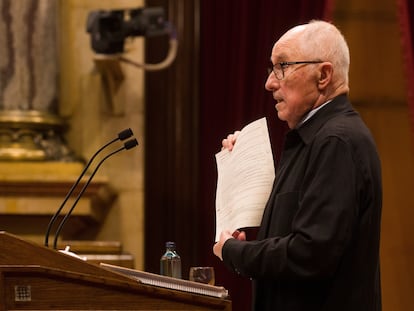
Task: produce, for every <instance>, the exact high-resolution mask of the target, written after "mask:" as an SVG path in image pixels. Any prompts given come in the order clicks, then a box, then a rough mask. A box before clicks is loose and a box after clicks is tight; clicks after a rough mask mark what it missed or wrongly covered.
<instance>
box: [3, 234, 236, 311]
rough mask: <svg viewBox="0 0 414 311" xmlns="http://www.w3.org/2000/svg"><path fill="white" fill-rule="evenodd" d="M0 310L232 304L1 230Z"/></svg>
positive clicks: (227, 307)
mask: <svg viewBox="0 0 414 311" xmlns="http://www.w3.org/2000/svg"><path fill="white" fill-rule="evenodd" d="M2 310H231V301H230V300H229V299H224V298H216V297H211V296H207V295H200V294H193V293H189V292H186V291H180V290H173V289H167V288H162V287H158V286H151V285H145V284H142V283H140V282H139V281H137V280H136V279H134V278H132V277H129V276H127V275H123V274H121V273H117V272H114V271H111V270H109V269H105V268H103V267H101V266H99V265H97V264H93V263H88V262H87V261H84V260H82V259H79V258H75V257H73V256H70V255H68V254H64V253H61V252H58V251H56V250H53V249H49V248H47V247H43V246H40V245H38V244H35V243H32V242H29V241H25V240H23V239H21V238H19V237H16V236H14V235H11V234H8V233H6V232H0V311H2Z"/></svg>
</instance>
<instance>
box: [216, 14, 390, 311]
mask: <svg viewBox="0 0 414 311" xmlns="http://www.w3.org/2000/svg"><path fill="white" fill-rule="evenodd" d="M271 62H272V66H271V68H270V70H269V76H268V79H267V81H266V85H265V87H266V89H267V90H268V91H270V92H272V94H273V98H274V99H275V101H276V105H275V108H276V110H277V115H278V117H279V118H280V119H281V120H283V121H286V122H287V124H288V126H289V128H290V131H289V132H288V133H287V135H286V140H285V145H284V149H283V152H282V157H281V161H280V163H279V165H278V168H277V172H276V182H275V183H274V187H273V190H272V193H271V195H270V197H269V200H268V203H267V205H266V208H265V211H264V214H263V219H262V223H261V226H260V229H259V233H258V236H257V240H255V241H247V240H246V235H245V232H230V231H223V232H222V233H221V235H220V240H219V241H218V242H217V243H216V244H215V245H214V247H213V251H214V254H215V255H216V256H218V257H219V258H220V259H222V260H223V262H224V263H225V264H226V266H228V267H229V268H230V269H232V270H233V271H235V272H236V273H238V274H241V275H244V276H246V277H249V278H252V280H253V288H254V306H253V308H254V310H283V311H288V310H296V311H298V310H303V311H305V310H306V311H311V310H318V311H342V310H343V311H351V310H352V311H357V310H361V311H371V310H376V311H377V310H381V288H380V267H379V241H380V221H381V207H382V185H381V168H380V160H379V157H378V154H377V150H376V146H375V143H374V140H373V138H372V136H371V134H370V132H369V130H368V129H367V127H366V126H365V125H364V123H363V121H362V119H361V117H360V116H359V114H358V113H357V112H356V111H355V110H354V109H353V108H352V106H351V104H350V103H349V100H348V96H347V93H348V91H349V87H348V70H349V62H350V60H349V49H348V46H347V44H346V41H345V39H344V37H343V36H342V34H341V33H340V32H339V30H338V29H337V28H336V27H335V26H334V25H332V24H330V23H327V22H323V21H311V22H310V23H308V24H304V25H299V26H297V27H294V28H292V29H291V30H289V31H288V32H286V33H285V34H284V35H283V36H282V37H281V38H280V39H279V40H278V41H277V42H276V44H275V45H274V47H273V50H272V55H271ZM236 140H237V132H235V133H234V134H231V135H229V136H228V137H227V138H226V139H224V140H223V142H222V146H223V147H224V148H228V149H229V150H232V148H233V145H234V144H235V143H236Z"/></svg>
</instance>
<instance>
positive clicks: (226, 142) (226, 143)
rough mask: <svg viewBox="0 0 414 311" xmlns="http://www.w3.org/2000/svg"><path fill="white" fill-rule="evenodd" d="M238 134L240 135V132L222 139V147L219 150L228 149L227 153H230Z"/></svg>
mask: <svg viewBox="0 0 414 311" xmlns="http://www.w3.org/2000/svg"><path fill="white" fill-rule="evenodd" d="M239 134H240V131H235V132H234V133H233V134H229V135H228V136H227V138H224V139H223V140H222V141H221V146H222V148H221V149H228V150H229V151H232V150H233V147H234V144H235V143H236V140H237V137H238V136H239Z"/></svg>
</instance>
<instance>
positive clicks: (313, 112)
mask: <svg viewBox="0 0 414 311" xmlns="http://www.w3.org/2000/svg"><path fill="white" fill-rule="evenodd" d="M331 101H332V99H330V100H328V101H327V102H326V103H324V104H322V105H320V106H319V107H317V108H315V109H312V110H311V111H309V112H308V114H307V115H306V116H305V117H304V118H303V119H302V121H300V122H299V123H298V125H297V126H296V128H299V127H301V126H302V125H303V123H305V122H306V121H308V120H309V119H310V118H312V116H313V115H314V114H315V113H316V112H318V110H319V109H321V108H322V107H323V106H326V105H327V104H329V103H330V102H331Z"/></svg>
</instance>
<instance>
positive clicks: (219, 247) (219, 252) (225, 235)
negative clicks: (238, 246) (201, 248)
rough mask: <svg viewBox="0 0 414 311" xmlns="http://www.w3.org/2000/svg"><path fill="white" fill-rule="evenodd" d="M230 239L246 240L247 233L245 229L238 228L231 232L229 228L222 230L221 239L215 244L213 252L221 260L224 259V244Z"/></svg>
mask: <svg viewBox="0 0 414 311" xmlns="http://www.w3.org/2000/svg"><path fill="white" fill-rule="evenodd" d="M228 239H237V240H239V241H246V233H245V232H244V231H242V232H240V231H238V230H236V231H234V232H233V233H231V232H230V231H229V230H225V231H222V232H221V233H220V240H218V242H217V243H216V244H214V246H213V253H214V255H216V256H217V257H218V258H220V260H221V261H223V245H224V243H226V241H227V240H228Z"/></svg>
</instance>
